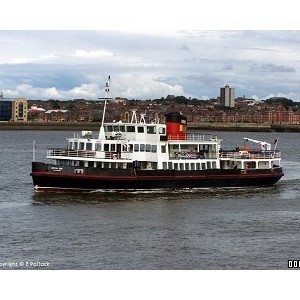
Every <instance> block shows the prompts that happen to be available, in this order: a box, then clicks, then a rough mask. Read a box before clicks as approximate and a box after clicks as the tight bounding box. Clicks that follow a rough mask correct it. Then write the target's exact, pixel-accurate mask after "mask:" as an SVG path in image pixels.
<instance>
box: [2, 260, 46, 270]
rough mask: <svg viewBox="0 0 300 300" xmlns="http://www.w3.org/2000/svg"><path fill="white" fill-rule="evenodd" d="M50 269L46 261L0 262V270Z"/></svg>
mask: <svg viewBox="0 0 300 300" xmlns="http://www.w3.org/2000/svg"><path fill="white" fill-rule="evenodd" d="M47 267H50V263H49V262H48V261H10V262H0V268H2V269H18V268H26V269H31V268H47Z"/></svg>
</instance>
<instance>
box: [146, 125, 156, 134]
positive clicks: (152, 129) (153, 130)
mask: <svg viewBox="0 0 300 300" xmlns="http://www.w3.org/2000/svg"><path fill="white" fill-rule="evenodd" d="M147 133H150V134H155V133H156V126H147Z"/></svg>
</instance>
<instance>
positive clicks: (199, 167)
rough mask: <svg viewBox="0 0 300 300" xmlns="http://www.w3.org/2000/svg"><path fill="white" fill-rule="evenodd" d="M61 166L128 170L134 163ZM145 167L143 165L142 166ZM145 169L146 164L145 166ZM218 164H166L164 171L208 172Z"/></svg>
mask: <svg viewBox="0 0 300 300" xmlns="http://www.w3.org/2000/svg"><path fill="white" fill-rule="evenodd" d="M58 164H59V165H70V166H78V167H96V168H103V169H128V168H130V169H131V168H132V163H115V162H94V161H89V162H84V161H69V160H59V161H58ZM142 166H143V164H142ZM151 166H152V168H153V169H156V168H157V163H152V165H151ZM144 167H145V164H144ZM216 167H217V164H216V162H215V161H207V162H202V163H181V162H180V163H173V162H164V163H163V170H178V171H189V170H206V169H216ZM142 169H143V167H142Z"/></svg>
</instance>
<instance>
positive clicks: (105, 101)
mask: <svg viewBox="0 0 300 300" xmlns="http://www.w3.org/2000/svg"><path fill="white" fill-rule="evenodd" d="M109 91H110V75H109V76H108V79H107V82H106V85H105V97H104V98H98V99H102V100H103V99H104V108H103V115H102V121H101V126H100V130H99V140H105V131H104V119H105V111H106V103H107V100H111V99H112V98H108V93H109Z"/></svg>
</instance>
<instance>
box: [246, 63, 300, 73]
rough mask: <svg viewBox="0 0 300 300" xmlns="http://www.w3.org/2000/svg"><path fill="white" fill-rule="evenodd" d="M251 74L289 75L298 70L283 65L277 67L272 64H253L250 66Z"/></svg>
mask: <svg viewBox="0 0 300 300" xmlns="http://www.w3.org/2000/svg"><path fill="white" fill-rule="evenodd" d="M250 71H251V72H287V73H295V72H296V69H295V68H294V67H287V66H283V65H275V64H272V63H268V64H257V63H254V64H251V65H250Z"/></svg>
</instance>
